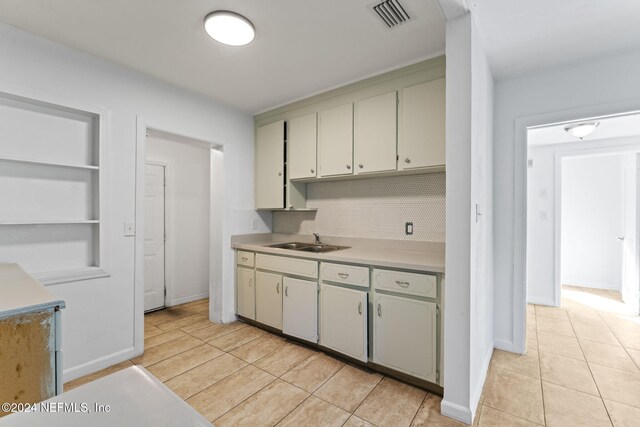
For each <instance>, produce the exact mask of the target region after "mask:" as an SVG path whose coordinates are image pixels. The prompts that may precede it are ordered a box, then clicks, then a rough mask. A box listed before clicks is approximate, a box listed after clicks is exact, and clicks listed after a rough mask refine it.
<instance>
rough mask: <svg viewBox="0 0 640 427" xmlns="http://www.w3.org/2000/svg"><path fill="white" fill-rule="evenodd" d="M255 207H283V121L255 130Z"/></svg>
mask: <svg viewBox="0 0 640 427" xmlns="http://www.w3.org/2000/svg"><path fill="white" fill-rule="evenodd" d="M255 174H256V177H255V179H256V181H255V183H256V186H255V189H256V209H274V208H275V209H279V208H283V207H284V121H283V120H280V121H277V122H275V123H271V124H268V125H264V126H260V127H259V128H258V129H257V130H256V153H255Z"/></svg>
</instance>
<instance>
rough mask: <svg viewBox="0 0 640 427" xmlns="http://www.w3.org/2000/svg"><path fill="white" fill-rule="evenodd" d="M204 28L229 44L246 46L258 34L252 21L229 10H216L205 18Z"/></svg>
mask: <svg viewBox="0 0 640 427" xmlns="http://www.w3.org/2000/svg"><path fill="white" fill-rule="evenodd" d="M204 30H205V31H206V32H207V34H209V36H210V37H211V38H212V39H214V40H215V41H218V42H220V43H222V44H226V45H228V46H244V45H247V44H249V43H251V42H252V41H253V38H254V37H255V35H256V32H255V28H254V27H253V24H252V23H251V21H249V20H248V19H247V18H245V17H244V16H242V15H240V14H238V13H235V12H230V11H228V10H216V11H215V12H211V13H210V14H208V15H207V16H205V18H204Z"/></svg>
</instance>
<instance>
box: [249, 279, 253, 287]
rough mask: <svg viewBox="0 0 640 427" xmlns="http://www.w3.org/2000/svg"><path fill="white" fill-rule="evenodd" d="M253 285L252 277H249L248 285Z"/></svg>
mask: <svg viewBox="0 0 640 427" xmlns="http://www.w3.org/2000/svg"><path fill="white" fill-rule="evenodd" d="M252 285H253V277H250V278H249V287H251V286H252Z"/></svg>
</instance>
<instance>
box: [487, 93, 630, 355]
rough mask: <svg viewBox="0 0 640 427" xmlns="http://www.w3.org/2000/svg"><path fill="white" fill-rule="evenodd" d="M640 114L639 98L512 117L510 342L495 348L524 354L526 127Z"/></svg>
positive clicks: (525, 338) (497, 341)
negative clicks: (511, 332)
mask: <svg viewBox="0 0 640 427" xmlns="http://www.w3.org/2000/svg"><path fill="white" fill-rule="evenodd" d="M633 112H635V113H640V98H636V99H631V100H624V101H619V102H613V103H606V104H600V105H590V106H584V107H578V108H573V109H567V110H561V111H552V112H544V113H540V114H534V115H529V116H524V117H518V118H516V119H515V120H514V155H513V162H514V164H513V168H514V177H513V178H514V184H513V187H514V188H513V224H512V226H513V266H512V277H513V300H512V305H513V317H512V331H513V341H511V342H508V341H502V340H496V344H497V347H499V348H501V349H504V350H508V351H512V352H515V353H520V354H525V353H526V343H527V151H528V150H527V130H528V129H529V128H533V127H537V126H548V125H550V124H554V123H555V124H559V123H565V122H574V121H579V120H586V119H587V118H589V117H594V118H595V117H600V118H603V117H609V116H615V115H620V114H629V113H633Z"/></svg>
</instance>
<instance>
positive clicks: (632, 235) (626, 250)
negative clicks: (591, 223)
mask: <svg viewBox="0 0 640 427" xmlns="http://www.w3.org/2000/svg"><path fill="white" fill-rule="evenodd" d="M638 190H639V186H638V168H637V160H636V156H632V157H631V156H630V158H629V160H628V161H627V162H626V164H625V169H624V230H623V235H622V236H620V237H619V239H620V240H621V242H622V246H623V250H622V301H623V302H624V303H625V304H627V306H628V307H629V308H630V309H631V310H633V311H634V312H636V313H637V312H638V308H639V307H638V306H639V304H640V292H639V289H638V287H639V276H638V255H639V252H638V238H637V233H638V226H637V221H638V202H640V200H639V198H638V196H637V194H638Z"/></svg>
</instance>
